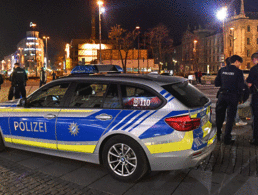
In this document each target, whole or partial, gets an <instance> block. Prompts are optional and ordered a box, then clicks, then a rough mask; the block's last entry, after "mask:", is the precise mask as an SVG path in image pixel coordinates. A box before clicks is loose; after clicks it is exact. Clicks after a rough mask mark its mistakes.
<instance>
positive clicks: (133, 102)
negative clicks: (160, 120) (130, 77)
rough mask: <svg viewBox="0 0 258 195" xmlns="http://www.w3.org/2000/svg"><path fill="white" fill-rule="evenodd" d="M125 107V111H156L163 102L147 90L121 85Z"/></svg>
mask: <svg viewBox="0 0 258 195" xmlns="http://www.w3.org/2000/svg"><path fill="white" fill-rule="evenodd" d="M121 91H122V100H123V107H124V108H125V109H147V110H149V109H155V108H158V107H159V106H160V105H161V104H162V100H161V99H160V98H159V97H158V96H157V95H155V94H153V93H152V92H150V91H149V90H147V89H143V88H140V87H134V86H129V85H121Z"/></svg>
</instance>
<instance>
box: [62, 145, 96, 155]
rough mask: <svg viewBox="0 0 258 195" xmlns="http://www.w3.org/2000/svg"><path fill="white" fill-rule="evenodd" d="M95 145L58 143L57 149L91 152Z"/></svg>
mask: <svg viewBox="0 0 258 195" xmlns="http://www.w3.org/2000/svg"><path fill="white" fill-rule="evenodd" d="M95 148H96V145H62V144H58V150H65V151H72V152H83V153H93V152H94V150H95Z"/></svg>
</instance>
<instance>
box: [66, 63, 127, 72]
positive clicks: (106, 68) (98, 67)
mask: <svg viewBox="0 0 258 195" xmlns="http://www.w3.org/2000/svg"><path fill="white" fill-rule="evenodd" d="M100 72H107V73H121V72H123V69H122V68H121V67H120V66H117V65H110V64H107V65H104V64H94V65H93V64H91V65H78V66H75V67H74V69H73V70H72V71H71V74H94V73H100Z"/></svg>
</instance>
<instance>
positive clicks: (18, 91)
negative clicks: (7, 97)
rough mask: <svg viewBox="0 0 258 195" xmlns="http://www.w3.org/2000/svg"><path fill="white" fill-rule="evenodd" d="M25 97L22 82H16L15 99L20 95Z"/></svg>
mask: <svg viewBox="0 0 258 195" xmlns="http://www.w3.org/2000/svg"><path fill="white" fill-rule="evenodd" d="M21 96H22V97H23V98H25V97H26V90H25V85H24V84H18V85H17V86H15V99H19V98H20V97H21Z"/></svg>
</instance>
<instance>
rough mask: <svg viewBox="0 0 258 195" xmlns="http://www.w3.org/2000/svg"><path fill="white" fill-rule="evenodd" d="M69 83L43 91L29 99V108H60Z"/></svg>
mask: <svg viewBox="0 0 258 195" xmlns="http://www.w3.org/2000/svg"><path fill="white" fill-rule="evenodd" d="M69 85H70V83H62V84H57V85H54V86H51V87H49V88H46V89H43V90H42V91H41V93H39V94H37V95H35V96H32V98H30V99H29V107H52V108H55V107H60V104H61V101H62V99H63V97H64V94H65V93H66V91H67V89H68V87H69Z"/></svg>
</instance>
